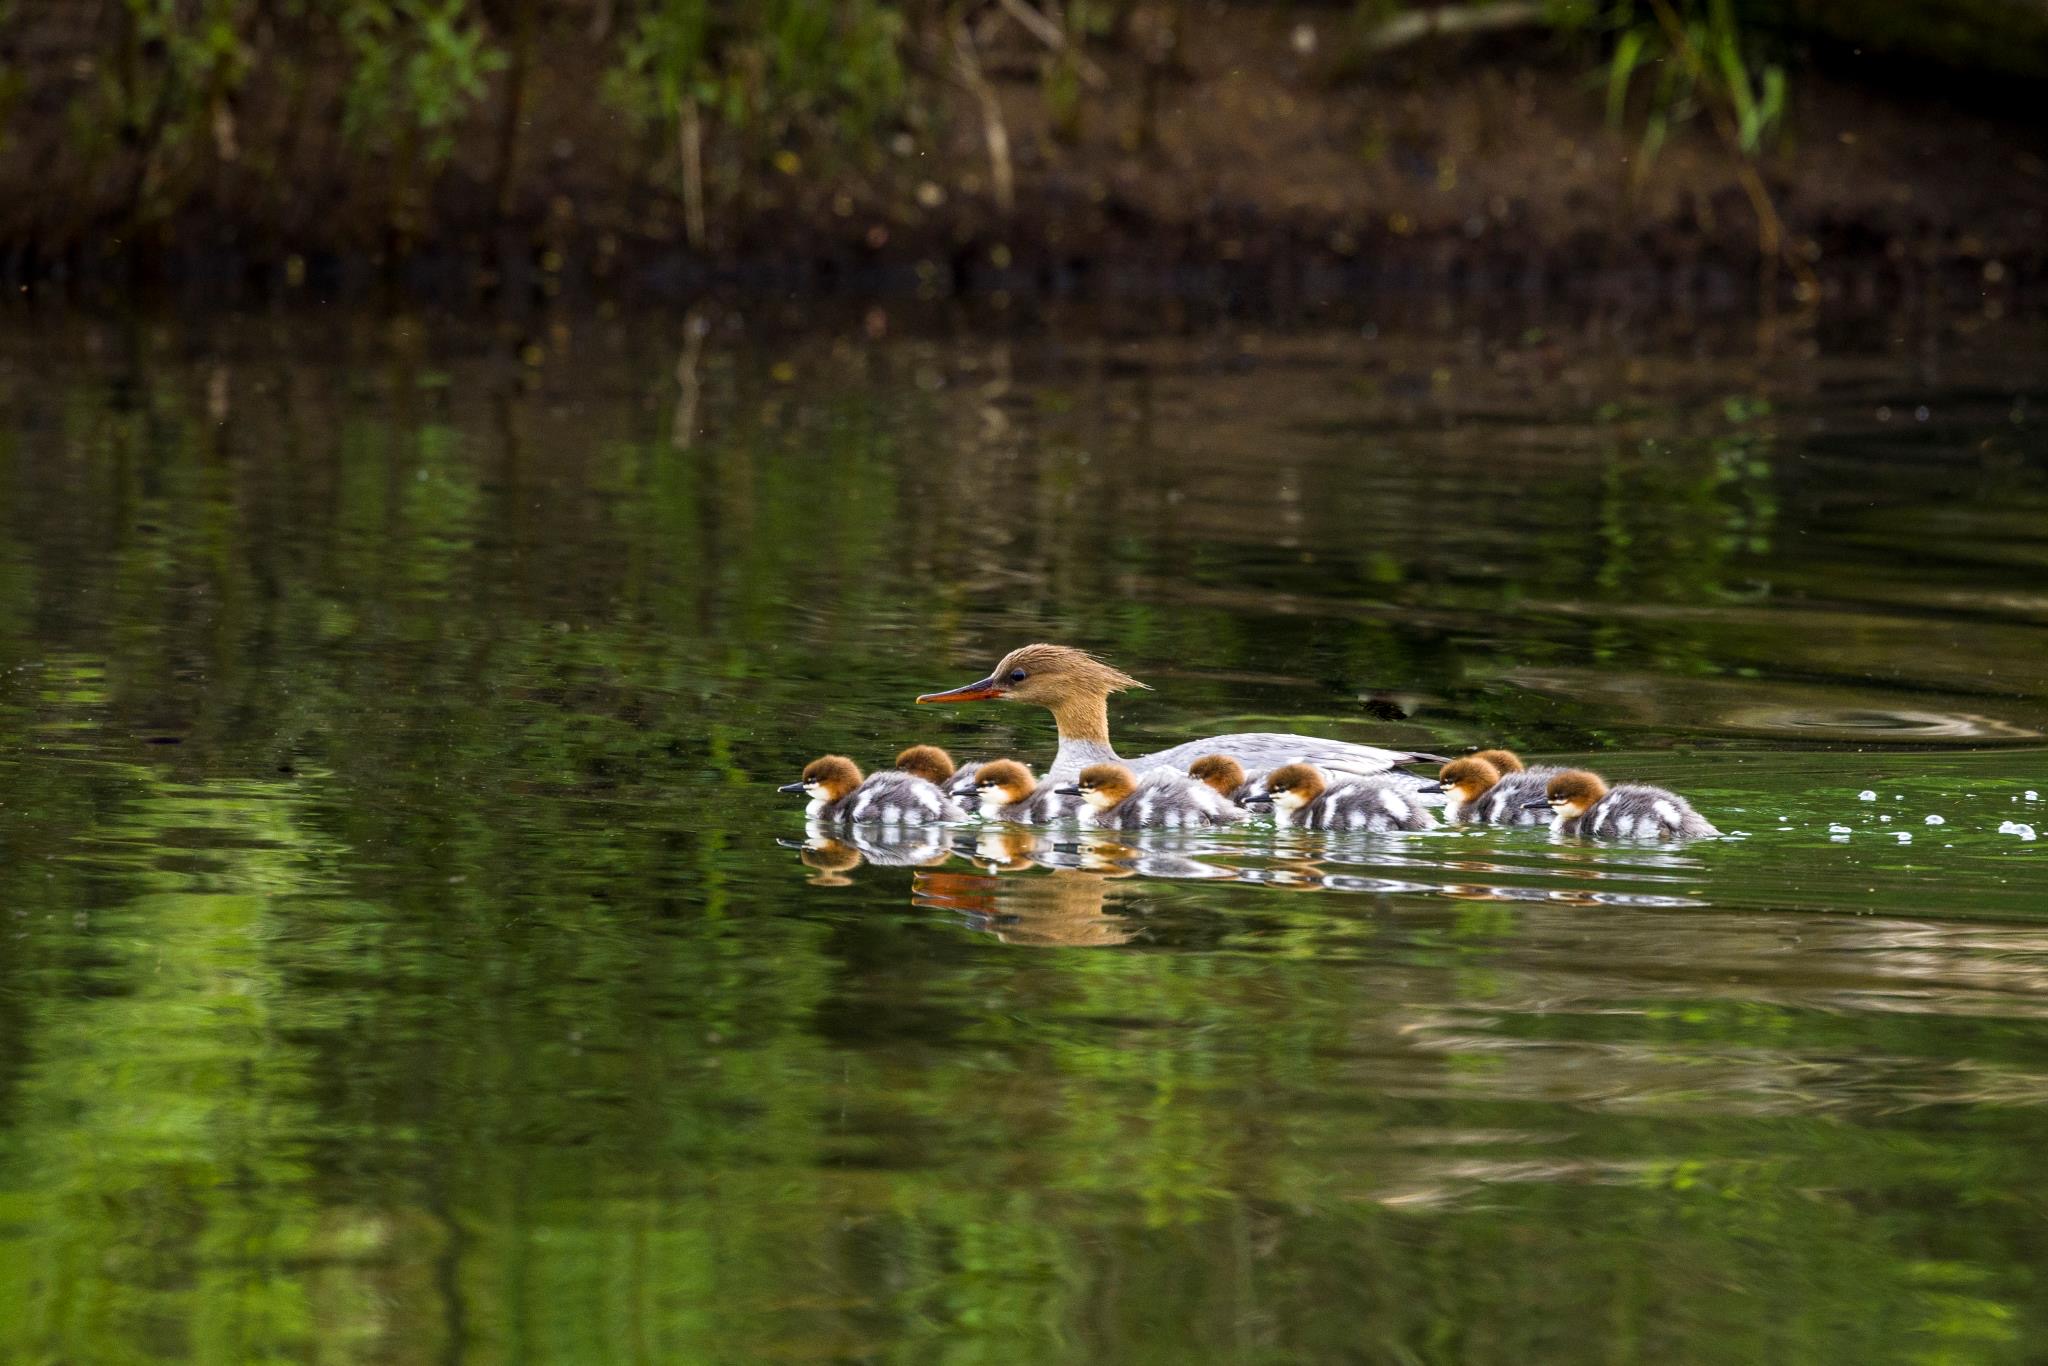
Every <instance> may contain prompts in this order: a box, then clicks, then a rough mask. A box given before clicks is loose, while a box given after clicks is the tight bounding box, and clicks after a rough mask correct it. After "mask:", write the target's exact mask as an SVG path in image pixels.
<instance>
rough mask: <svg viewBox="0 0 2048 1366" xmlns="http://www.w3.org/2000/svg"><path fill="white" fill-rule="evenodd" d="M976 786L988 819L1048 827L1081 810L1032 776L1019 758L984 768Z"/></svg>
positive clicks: (1049, 783) (992, 763)
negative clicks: (1018, 760) (1046, 825)
mask: <svg viewBox="0 0 2048 1366" xmlns="http://www.w3.org/2000/svg"><path fill="white" fill-rule="evenodd" d="M974 786H975V798H976V800H977V801H978V802H979V803H980V805H981V814H982V817H983V819H985V820H992V821H1016V822H1017V823H1018V824H1019V825H1045V824H1048V823H1050V822H1052V821H1056V820H1060V819H1061V818H1063V817H1066V816H1071V815H1073V814H1074V813H1075V812H1076V811H1077V810H1079V809H1080V808H1079V804H1078V803H1076V802H1075V801H1074V800H1073V799H1072V798H1071V797H1068V796H1065V795H1063V794H1062V793H1061V792H1060V791H1059V789H1058V788H1057V787H1056V786H1055V785H1054V784H1053V783H1051V782H1050V781H1048V782H1043V783H1041V782H1039V781H1038V780H1037V779H1035V778H1033V777H1032V776H1031V770H1030V769H1028V768H1026V767H1025V766H1024V765H1022V764H1020V763H1018V762H1017V761H1016V760H1015V759H997V760H994V761H993V762H990V763H986V764H983V765H981V767H980V772H978V773H976V774H975V776H974Z"/></svg>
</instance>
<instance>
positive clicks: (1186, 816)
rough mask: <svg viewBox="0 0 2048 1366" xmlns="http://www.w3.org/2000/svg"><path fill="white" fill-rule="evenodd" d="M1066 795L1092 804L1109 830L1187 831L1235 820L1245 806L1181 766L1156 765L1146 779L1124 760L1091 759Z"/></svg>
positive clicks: (1092, 815) (1094, 820)
mask: <svg viewBox="0 0 2048 1366" xmlns="http://www.w3.org/2000/svg"><path fill="white" fill-rule="evenodd" d="M1058 790H1059V792H1060V793H1061V794H1062V795H1064V796H1072V797H1079V798H1080V799H1081V800H1082V801H1084V802H1086V803H1088V809H1089V815H1088V817H1087V819H1088V821H1089V823H1090V824H1092V825H1097V826H1100V827H1102V828H1103V829H1106V830H1184V829H1204V828H1210V827H1215V826H1219V825H1236V824H1237V823H1238V822H1239V821H1241V820H1243V819H1244V818H1245V813H1244V809H1243V808H1242V807H1240V806H1238V805H1237V804H1236V803H1235V802H1232V801H1230V800H1229V799H1227V798H1225V797H1221V796H1218V795H1217V793H1216V791H1215V789H1213V788H1211V787H1210V786H1209V785H1208V784H1207V783H1204V782H1198V781H1197V780H1195V779H1193V778H1190V777H1189V776H1188V775H1187V774H1185V773H1182V772H1180V771H1179V770H1177V769H1171V768H1155V769H1153V770H1152V771H1151V772H1149V773H1147V774H1146V775H1145V776H1144V777H1143V778H1140V777H1139V776H1138V775H1137V774H1135V773H1133V772H1131V771H1130V770H1129V769H1128V768H1125V767H1124V766H1123V765H1122V764H1090V765H1089V766H1088V767H1086V768H1084V769H1082V770H1081V776H1080V777H1079V778H1078V779H1076V780H1075V782H1074V785H1073V786H1072V787H1063V788H1060V789H1058Z"/></svg>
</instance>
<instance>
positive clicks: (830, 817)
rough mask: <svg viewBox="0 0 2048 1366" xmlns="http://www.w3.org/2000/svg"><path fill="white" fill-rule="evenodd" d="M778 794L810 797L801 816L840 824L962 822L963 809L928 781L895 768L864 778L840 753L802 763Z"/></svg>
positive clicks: (856, 766)
mask: <svg viewBox="0 0 2048 1366" xmlns="http://www.w3.org/2000/svg"><path fill="white" fill-rule="evenodd" d="M776 791H778V792H801V793H803V794H804V795H805V796H807V797H809V798H810V799H811V803H810V805H809V806H807V807H805V808H804V815H805V816H807V817H808V818H810V819H811V820H815V821H828V822H831V823H834V824H839V825H857V824H881V825H936V824H939V823H942V822H945V821H964V820H966V819H967V810H966V808H965V807H963V806H961V805H960V803H958V802H956V801H954V800H953V799H952V798H950V797H948V796H947V795H946V794H945V793H943V792H941V791H939V789H938V788H937V787H936V786H935V785H933V784H932V783H931V782H929V781H927V780H926V779H924V778H920V777H917V776H915V775H913V774H909V773H904V772H900V771H899V770H896V769H885V770H884V771H882V772H880V773H877V774H875V775H874V776H873V777H871V778H868V779H865V780H863V779H862V777H861V773H860V766H859V765H858V764H856V763H854V762H853V760H851V759H849V758H847V757H846V756H845V755H843V754H827V755H826V756H824V757H823V758H822V759H813V760H812V761H811V762H810V763H809V764H807V765H805V766H804V776H803V777H802V778H800V779H798V780H797V781H796V782H793V783H785V784H784V785H783V786H781V787H779V788H777V789H776Z"/></svg>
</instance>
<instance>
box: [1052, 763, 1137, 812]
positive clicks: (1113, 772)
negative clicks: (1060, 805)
mask: <svg viewBox="0 0 2048 1366" xmlns="http://www.w3.org/2000/svg"><path fill="white" fill-rule="evenodd" d="M1137 790H1138V775H1137V774H1135V773H1133V772H1131V771H1130V770H1129V769H1127V768H1125V767H1124V766H1123V765H1122V764H1090V765H1088V767H1086V768H1084V769H1082V770H1081V776H1080V777H1079V778H1076V779H1075V780H1074V785H1073V786H1072V787H1063V788H1061V789H1060V791H1061V792H1064V793H1068V794H1070V795H1073V796H1078V797H1079V798H1080V799H1081V800H1082V801H1084V802H1086V803H1088V805H1090V806H1092V807H1094V808H1095V809H1096V810H1097V811H1107V810H1109V808H1110V807H1112V806H1115V805H1116V804H1117V803H1118V802H1120V801H1122V800H1124V798H1126V797H1128V796H1130V795H1131V794H1132V793H1133V792H1135V791H1137Z"/></svg>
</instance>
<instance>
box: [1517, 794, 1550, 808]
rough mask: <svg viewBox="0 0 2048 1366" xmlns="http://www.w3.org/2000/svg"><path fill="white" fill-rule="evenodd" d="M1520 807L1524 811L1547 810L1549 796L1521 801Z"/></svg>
mask: <svg viewBox="0 0 2048 1366" xmlns="http://www.w3.org/2000/svg"><path fill="white" fill-rule="evenodd" d="M1522 809H1523V810H1524V811H1548V810H1550V798H1548V797H1539V798H1537V799H1536V800H1535V801H1533V802H1523V803H1522Z"/></svg>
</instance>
